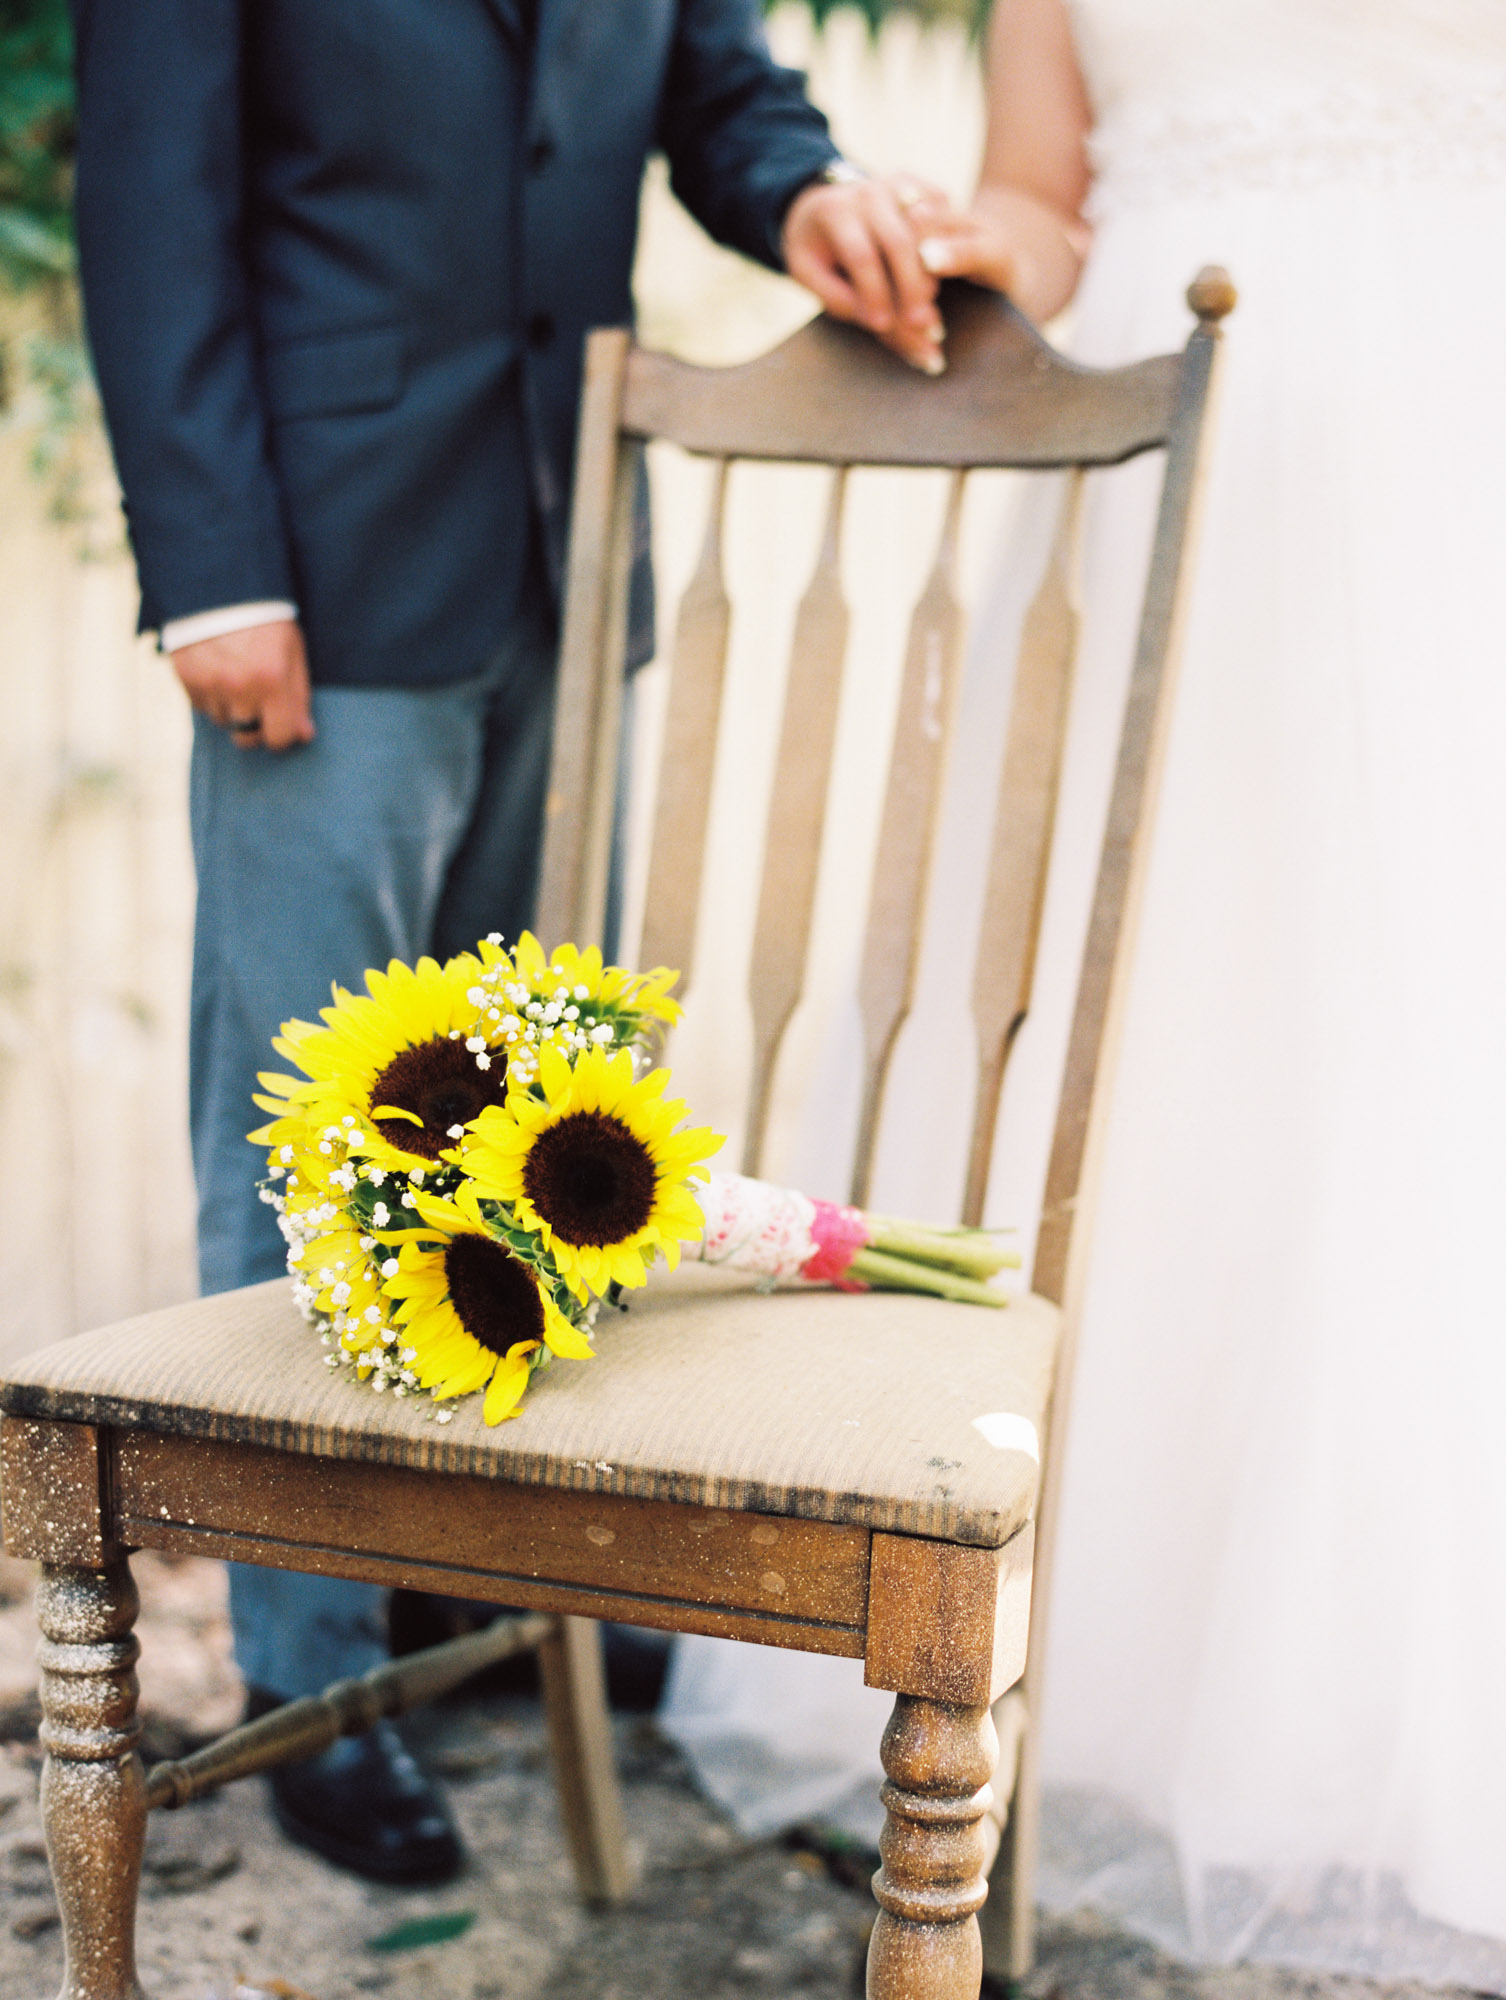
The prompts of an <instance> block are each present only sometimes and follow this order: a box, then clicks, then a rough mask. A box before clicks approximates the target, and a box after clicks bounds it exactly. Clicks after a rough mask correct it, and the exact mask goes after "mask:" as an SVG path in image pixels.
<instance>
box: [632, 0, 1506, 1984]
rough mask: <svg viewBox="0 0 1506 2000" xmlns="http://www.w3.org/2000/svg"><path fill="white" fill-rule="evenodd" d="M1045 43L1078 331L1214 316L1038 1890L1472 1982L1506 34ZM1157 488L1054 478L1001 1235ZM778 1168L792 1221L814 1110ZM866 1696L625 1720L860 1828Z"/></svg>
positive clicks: (1493, 1035) (1490, 1140)
mask: <svg viewBox="0 0 1506 2000" xmlns="http://www.w3.org/2000/svg"><path fill="white" fill-rule="evenodd" d="M1072 15H1073V21H1074V28H1075V33H1076V37H1077V42H1078V48H1079V52H1080V56H1081V60H1082V64H1083V68H1084V73H1085V75H1086V77H1087V80H1088V84H1089V89H1090V94H1091V98H1092V101H1093V105H1094V108H1095V119H1096V129H1095V132H1094V136H1093V141H1092V146H1093V158H1094V164H1095V172H1096V179H1095V188H1094V194H1093V214H1094V220H1095V225H1096V233H1095V240H1094V245H1093V250H1092V254H1091V257H1090V260H1089V263H1088V266H1087V269H1086V271H1085V273H1084V276H1083V281H1082V285H1081V287H1080V290H1079V293H1078V297H1077V300H1076V302H1075V306H1074V310H1073V317H1072V322H1071V335H1070V346H1071V348H1072V351H1073V352H1074V353H1075V354H1076V355H1077V356H1078V357H1079V358H1081V359H1083V360H1085V361H1088V362H1093V363H1100V364H1117V363H1120V362H1126V361H1129V360H1131V359H1134V358H1135V357H1138V356H1141V355H1145V354H1149V353H1153V352H1157V351H1160V350H1164V349H1166V348H1169V347H1174V346H1177V345H1179V344H1180V343H1181V342H1182V340H1183V339H1184V338H1185V336H1186V332H1187V328H1188V321H1187V317H1186V313H1185V309H1184V307H1183V306H1182V303H1181V300H1182V293H1183V289H1184V287H1185V285H1186V282H1187V280H1188V279H1189V278H1190V277H1191V275H1192V274H1193V273H1194V272H1195V271H1196V270H1197V268H1198V267H1199V266H1200V265H1202V264H1204V263H1206V262H1209V261H1218V262H1221V263H1224V264H1226V265H1227V266H1228V268H1229V269H1230V271H1231V273H1232V274H1233V276H1234V278H1235V280H1236V283H1237V284H1238V287H1239V292H1240V305H1239V308H1238V310H1237V312H1236V313H1235V314H1234V316H1233V318H1232V319H1231V320H1230V321H1229V322H1228V326H1227V336H1226V349H1227V353H1226V373H1225V381H1224V388H1223V395H1222V400H1221V404H1220V406H1219V408H1218V409H1217V411H1216V413H1215V423H1214V449H1213V454H1212V464H1211V478H1210V484H1209V492H1208V503H1207V507H1206V512H1205V516H1204V520H1203V526H1202V532H1201V537H1200V541H1199V544H1198V554H1197V567H1196V579H1195V588H1194V593H1193V600H1192V604H1191V613H1190V618H1189V623H1188V630H1187V641H1186V650H1185V655H1184V666H1183V673H1182V679H1181V686H1180V690H1179V696H1178V707H1177V711H1176V715H1175V719H1174V729H1173V738H1172V743H1171V749H1170V754H1169V759H1168V768H1167V774H1166V782H1165V788H1164V793H1163V797H1162V802H1161V807H1160V813H1159V818H1158V822H1157V829H1156V836H1155V847H1154V855H1153V862H1152V873H1151V882H1150V889H1149V894H1148V897H1147V903H1146V908H1145V912H1144V919H1143V927H1142V931H1141V937H1140V945H1139V951H1138V956H1137V960H1136V969H1135V980H1134V994H1133V1001H1132V1006H1131V1010H1130V1016H1129V1020H1128V1023H1127V1030H1126V1035H1125V1041H1124V1047H1123V1054H1122V1059H1121V1064H1120V1069H1119V1076H1118V1083H1117V1089H1116V1095H1115V1100H1114V1111H1113V1124H1112V1133H1111V1139H1110V1145H1109V1150H1108V1157H1107V1163H1106V1169H1105V1175H1104V1184H1103V1193H1102V1199H1101V1207H1100V1211H1099V1218H1098V1223H1097V1229H1096V1235H1095V1247H1094V1253H1093V1261H1092V1275H1091V1281H1090V1286H1089V1293H1088V1298H1087V1304H1086V1314H1085V1327H1084V1334H1083V1344H1082V1353H1081V1360H1080V1364H1079V1374H1078V1385H1077V1391H1076V1400H1075V1407H1074V1414H1073V1420H1072V1438H1071V1443H1070V1467H1069V1473H1068V1479H1067V1496H1068V1497H1067V1500H1066V1505H1065V1512H1064V1518H1063V1526H1062V1536H1061V1548H1060V1555H1059V1568H1058V1575H1057V1584H1056V1596H1055V1609H1054V1627H1053V1632H1052V1635H1051V1644H1050V1649H1049V1656H1048V1672H1047V1695H1046V1699H1047V1707H1046V1713H1045V1723H1044V1760H1045V1770H1046V1776H1047V1780H1048V1784H1049V1787H1050V1789H1049V1791H1048V1798H1047V1808H1048V1809H1047V1825H1046V1856H1045V1868H1044V1873H1043V1879H1042V1891H1043V1894H1044V1895H1045V1897H1046V1899H1047V1900H1048V1902H1053V1903H1056V1904H1058V1905H1061V1904H1064V1903H1070V1902H1073V1901H1089V1902H1094V1903H1096V1904H1098V1905H1099V1906H1100V1907H1103V1908H1106V1909H1108V1910H1110V1911H1112V1912H1115V1913H1117V1914H1119V1915H1120V1916H1122V1917H1124V1918H1125V1919H1127V1920H1128V1921H1129V1922H1131V1923H1133V1924H1135V1925H1138V1926H1139V1927H1140V1928H1142V1929H1144V1930H1146V1931H1148V1932H1149V1933H1150V1934H1151V1935H1153V1936H1155V1937H1157V1938H1158V1939H1160V1940H1161V1941H1162V1942H1164V1943H1165V1944H1167V1945H1168V1946H1170V1947H1171V1948H1173V1949H1175V1950H1178V1951H1181V1952H1183V1953H1190V1954H1192V1955H1196V1956H1208V1957H1225V1956H1227V1957H1235V1956H1239V1955H1247V1956H1256V1957H1266V1958H1276V1959H1286V1960H1289V1961H1292V1962H1297V1963H1307V1964H1313V1965H1329V1966H1335V1967H1348V1968H1351V1969H1355V1970H1372V1971H1381V1972H1384V1973H1387V1974H1391V1975H1397V1976H1400V1975H1410V1976H1420V1977H1424V1978H1430V1979H1435V1980H1445V1979H1447V1980H1456V1981H1458V1982H1460V1983H1461V1984H1465V1985H1469V1986H1473V1987H1476V1988H1480V1989H1486V1990H1491V1991H1495V1992H1502V1991H1506V1696H1503V1690H1506V1449H1503V1426H1506V1286H1503V1278H1502V1263H1503V1254H1506V977H1503V975H1506V0H1073V4H1072ZM916 165H917V166H919V167H921V168H923V167H924V165H925V162H924V161H918V162H916ZM1157 477H1158V469H1157V467H1156V466H1154V465H1153V464H1150V463H1142V464H1135V465H1131V466H1129V467H1126V468H1123V469H1121V470H1119V471H1117V472H1114V473H1109V474H1104V475H1100V476H1098V477H1096V478H1095V479H1094V480H1093V481H1092V482H1091V483H1090V488H1089V501H1088V507H1087V513H1086V517H1085V539H1084V564H1083V597H1084V605H1085V620H1084V630H1083V642H1082V648H1081V655H1080V661H1079V668H1078V678H1077V683H1076V688H1075V693H1074V708H1073V720H1072V736H1071V745H1070V750H1069V758H1068V768H1067V771H1066V774H1065V778H1064V787H1063V795H1062V801H1061V809H1060V819H1059V825H1060V833H1059V840H1060V843H1061V845H1060V848H1059V851H1058V862H1059V868H1058V873H1057V876H1056V879H1055V883H1054V887H1053V894H1052V898H1051V902H1050V905H1049V908H1048V910H1047V914H1046V920H1045V930H1044V935H1043V940H1042V954H1041V963H1040V970H1039V974H1038V982H1037V990H1036V1000H1035V1006H1034V1010H1033V1012H1032V1016H1031V1019H1030V1021H1029V1023H1028V1024H1027V1027H1026V1029H1025V1031H1024V1034H1023V1036H1022V1038H1021V1041H1020V1044H1019V1046H1018V1048H1017V1051H1016V1054H1015V1057H1014V1067H1013V1072H1012V1077H1011V1082H1010V1086H1009V1090H1008V1094H1007V1097H1006V1104H1005V1114H1004V1118H1003V1122H1002V1127H1001V1130H1002V1133H1003V1135H1004V1136H1003V1138H1002V1140H1001V1144H1000V1149H999V1156H998V1158H997V1161H996V1167H995V1174H994V1182H993V1187H992V1189H991V1193H990V1202H989V1214H990V1218H991V1219H995V1220H1001V1221H1002V1220H1006V1219H1008V1220H1011V1221H1020V1222H1022V1223H1025V1224H1027V1225H1028V1224H1029V1223H1030V1220H1031V1217H1032V1214H1033V1209H1034V1205H1035V1204H1036V1203H1037V1202H1038V1199H1039V1189H1040V1183H1041V1179H1042V1175H1043V1170H1044V1162H1045V1154H1046V1148H1047V1144H1048V1140H1049V1132H1050V1122H1051V1115H1052V1108H1053V1103H1054V1095H1055V1090H1056V1085H1057V1080H1058V1075H1059V1070H1060V1065H1061V1060H1062V1055H1063V1050H1064V1044H1065V1036H1066V1025H1067V1020H1068V1015H1069V1011H1070V1007H1071V1002H1072V997H1073V991H1074V987H1075V982H1076V975H1077V960H1078V955H1079V952H1080V948H1081V939H1082V933H1083V925H1084V921H1085V913H1086V908H1087V900H1088V895H1089V891H1090V887H1091V882H1092V877H1093V871H1094V868H1095V866H1096V858H1097V842H1098V837H1099V832H1100V829H1101V823H1102V813H1103V809H1104V802H1105V798H1106V786H1107V781H1108V774H1109V771H1110V768H1111V763H1112V757H1113V752H1114V745H1115V736H1116V732H1117V727H1118V721H1119V708H1120V700H1121V697H1122V693H1123V688H1124V681H1125V676H1126V672H1127V666H1128V657H1129V650H1128V649H1129V638H1130V635H1131V633H1132V631H1133V626H1134V622H1135V619H1136V616H1137V612H1138V594H1139V580H1140V578H1141V577H1142V576H1143V563H1144V554H1145V550H1146V547H1147V546H1148V539H1149V533H1150V513H1151V507H1152V504H1153V497H1154V490H1155V483H1156V480H1157ZM1048 528H1049V519H1048V518H1047V510H1046V506H1045V503H1044V502H1042V503H1040V505H1037V506H1032V507H1027V508H1026V509H1025V512H1024V517H1023V518H1022V519H1021V520H1020V521H1019V522H1018V523H1017V526H1016V529H1015V531H1014V532H1013V533H1012V535H1011V538H1010V540H1009V542H1008V544H1007V546H1006V549H1005V551H1004V561H1003V563H1002V564H1001V574H1000V578H999V582H998V586H997V589H996V592H995V596H994V601H993V603H992V606H991V608H990V610H989V613H988V615H987V616H986V618H985V619H984V620H983V623H982V628H981V630H980V632H979V633H978V634H977V636H976V637H975V640H974V643H973V647H972V651H971V656H970V660H969V666H968V680H967V686H966V688H965V691H964V695H963V717H964V724H965V726H964V727H963V728H962V729H961V730H960V731H959V735H958V739H957V740H958V752H957V758H956V767H955V774H954V775H955V785H954V792H955V798H954V800H953V802H952V804H951V805H949V808H948V821H947V825H946V828H945V829H944V832H943V837H942V842H941V854H940V857H939V862H938V872H937V877H936V880H937V881H938V883H941V884H944V885H945V886H944V887H943V888H942V889H941V891H940V894H939V898H938V908H937V910H936V913H935V918H934V922H935V926H936V929H935V936H936V939H937V941H938V949H937V950H936V952H935V953H934V954H933V956H934V957H935V959H936V960H937V961H938V962H940V963H941V965H942V968H943V969H942V973H941V974H940V975H939V976H940V978H941V979H942V980H943V982H949V987H948V990H950V988H954V987H955V986H956V985H957V984H959V983H960V984H963V985H965V983H966V982H965V980H964V981H961V982H958V980H957V977H956V948H955V939H956V938H957V936H958V935H959V933H960V931H961V929H962V928H963V927H965V925H966V924H967V922H968V921H969V920H972V921H975V920H976V905H977V896H978V883H977V874H976V866H975V864H973V863H972V862H971V861H970V859H969V856H970V853H971V850H972V849H973V848H974V847H976V846H977V845H978V842H977V838H976V831H975V822H976V815H977V813H978V812H979V811H980V810H982V809H983V805H982V802H983V801H986V800H987V799H988V798H989V797H990V796H991V789H992V773H993V769H994V768H995V766H994V763H993V760H994V759H996V757H997V751H998V744H999V739H1000V726H1001V720H1002V716H1003V713H1004V707H1005V702H1006V698H1007V693H1008V678H1009V662H1010V661H1011V659H1012V656H1013V645H1014V640H1015V636H1016V633H1017V628H1018V620H1019V615H1020V606H1021V604H1022V602H1023V600H1024V598H1025V597H1026V596H1027V595H1028V591H1029V587H1030V584H1031V576H1030V573H1029V572H1030V569H1031V566H1032V564H1033V563H1038V562H1039V560H1040V552H1041V550H1042V548H1043V547H1044V543H1045V538H1046V533H1047V530H1048ZM970 821H971V822H972V823H973V824H972V825H971V826H970ZM945 940H951V941H952V944H951V948H950V949H947V948H946V946H945V944H944V943H943V941H945ZM925 1004H926V1003H924V1002H923V1005H925ZM947 1005H953V1006H954V1005H955V1001H954V1000H950V999H948V998H947V996H946V994H944V993H943V992H942V988H941V987H940V986H938V989H937V995H936V997H935V1002H934V1007H935V1009H941V1008H943V1007H945V1006H947ZM958 1027H959V1032H958V1033H957V1034H956V1035H947V1034H944V1033H937V1032H936V1013H935V1011H934V1010H933V1011H932V1012H930V1013H929V1015H928V1026H927V1032H926V1035H925V1037H924V1042H922V1038H920V1037H919V1036H916V1037H913V1038H912V1041H911V1044H910V1047H911V1050H912V1054H913V1057H914V1059H913V1060H909V1061H905V1062H902V1063H901V1064H900V1066H899V1074H900V1079H901V1087H902V1088H908V1090H909V1098H908V1102H907V1103H906V1102H901V1103H899V1104H897V1105H896V1106H894V1107H893V1108H892V1111H891V1115H890V1117H889V1120H888V1122H887V1124H886V1127H885V1133H884V1140H883V1146H882V1150H881V1156H880V1167H879V1172H878V1177H877V1184H876V1202H875V1205H876V1206H880V1207H884V1208H888V1209H891V1210H900V1211H903V1210H905V1209H909V1210H910V1211H912V1212H915V1213H923V1214H934V1213H937V1212H938V1211H940V1212H943V1213H944V1212H945V1209H946V1201H945V1200H944V1199H942V1198H939V1197H938V1194H937V1189H938V1188H941V1189H944V1190H945V1189H954V1188H956V1187H957V1186H958V1184H959V1182H960V1164H959V1163H958V1162H959V1148H958V1140H957V1132H956V1130H955V1120H953V1121H949V1120H948V1119H947V1118H946V1117H944V1116H938V1114H937V1110H936V1106H937V1104H938V1103H946V1102H949V1101H950V1102H953V1103H955V1104H959V1105H964V1106H965V1103H966V1096H967V1093H968V1091H969V1090H970V1088H971V1078H970V1074H969V1073H968V1071H967V1068H966V1055H965V1050H966V1046H967V1044H966V1038H965V1035H963V1034H962V1033H961V1032H960V1029H961V1023H960V1022H959V1023H958ZM927 1051H928V1052H929V1060H930V1062H931V1068H930V1070H929V1071H928V1070H927V1067H926V1057H927ZM959 1051H961V1052H962V1053H958V1052H959ZM938 1063H939V1064H940V1065H942V1068H943V1069H944V1068H945V1065H946V1064H948V1063H951V1064H952V1065H953V1069H952V1072H951V1074H950V1075H946V1074H942V1073H941V1071H939V1070H938V1068H937V1064H938ZM958 1064H960V1065H961V1068H960V1069H958V1068H957V1067H956V1066H957V1065H958ZM808 1154H809V1157H808V1160H807V1162H806V1163H805V1171H804V1184H806V1185H809V1186H812V1187H813V1188H815V1189H816V1191H825V1190H824V1189H823V1188H821V1187H820V1186H819V1183H820V1182H821V1180H822V1178H823V1175H824V1174H825V1173H826V1172H827V1171H828V1170H827V1169H825V1168H824V1167H823V1163H822V1154H821V1139H820V1134H819V1132H818V1131H817V1130H816V1128H815V1126H814V1125H813V1130H812V1137H811V1140H810V1144H809V1148H808ZM792 1177H793V1176H792ZM1027 1248H1028V1243H1027ZM887 1708H888V1697H885V1696H880V1695H876V1694H874V1693H872V1692H871V1691H866V1690H863V1689H862V1688H861V1687H860V1686H859V1685H858V1680H857V1674H856V1671H855V1670H852V1669H849V1668H848V1665H847V1663H845V1662H835V1661H810V1660H805V1659H801V1658H798V1657H794V1656H784V1655H780V1654H778V1653H775V1652H772V1651H764V1650H762V1649H756V1648H732V1647H728V1646H725V1645H722V1644H719V1643H718V1642H714V1641H697V1642H691V1643H690V1644H688V1645H687V1646H686V1647H684V1649H683V1650H682V1652H681V1654H680V1657H679V1659H678V1661H677V1664H676V1669H675V1675H674V1680H673V1684H672V1687H671V1690H670V1696H669V1700H668V1703H667V1709H666V1721H667V1725H668V1727H669V1728H670V1729H671V1731H672V1732H673V1733H675V1734H677V1735H678V1737H679V1738H680V1740H681V1741H682V1742H684V1743H685V1744H686V1746H687V1748H688V1749H689V1751H690V1753H691V1755H692V1757H693V1758H694V1759H695V1760H696V1761H697V1763H698V1764H699V1766H700V1768H701V1770H702V1772H703V1775H704V1776H705V1778H706V1781H707V1783H708V1784H709V1785H710V1787H711V1788H712V1789H713V1790H714V1791H716V1792H717V1793H718V1794H719V1795H720V1796H721V1797H722V1798H723V1799H724V1800H725V1801H727V1802H728V1803H729V1804H730V1805H731V1806H732V1807H733V1809H734V1810H736V1811H738V1812H739V1813H740V1814H741V1816H742V1818H743V1821H744V1824H745V1825H747V1826H748V1827H750V1828H753V1829H760V1828H766V1827H768V1826H770V1825H772V1824H774V1823H776V1822H777V1821H778V1820H779V1819H781V1818H784V1819H793V1818H798V1817H801V1816H803V1815H808V1814H813V1813H817V1814H819V1813H822V1812H826V1813H828V1814H830V1815H833V1816H835V1817H836V1818H838V1819H839V1820H840V1819H842V1818H843V1817H844V1815H845V1816H846V1818H847V1819H848V1822H849V1823H850V1824H853V1825H859V1824H861V1823H862V1815H863V1814H867V1815H868V1816H869V1819H870V1822H871V1821H872V1819H873V1817H874V1815H875V1811H876V1809H875V1807H874V1805H873V1803H872V1799H873V1794H872V1789H871V1787H872V1783H873V1780H874V1779H875V1778H876V1777H877V1775H878V1762H877V1737H878V1732H879V1730H880V1729H881V1727H882V1723H883V1720H884V1717H885V1715H886V1713H887ZM859 1802H861V1803H859ZM854 1815H856V1818H855V1817H854Z"/></svg>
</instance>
